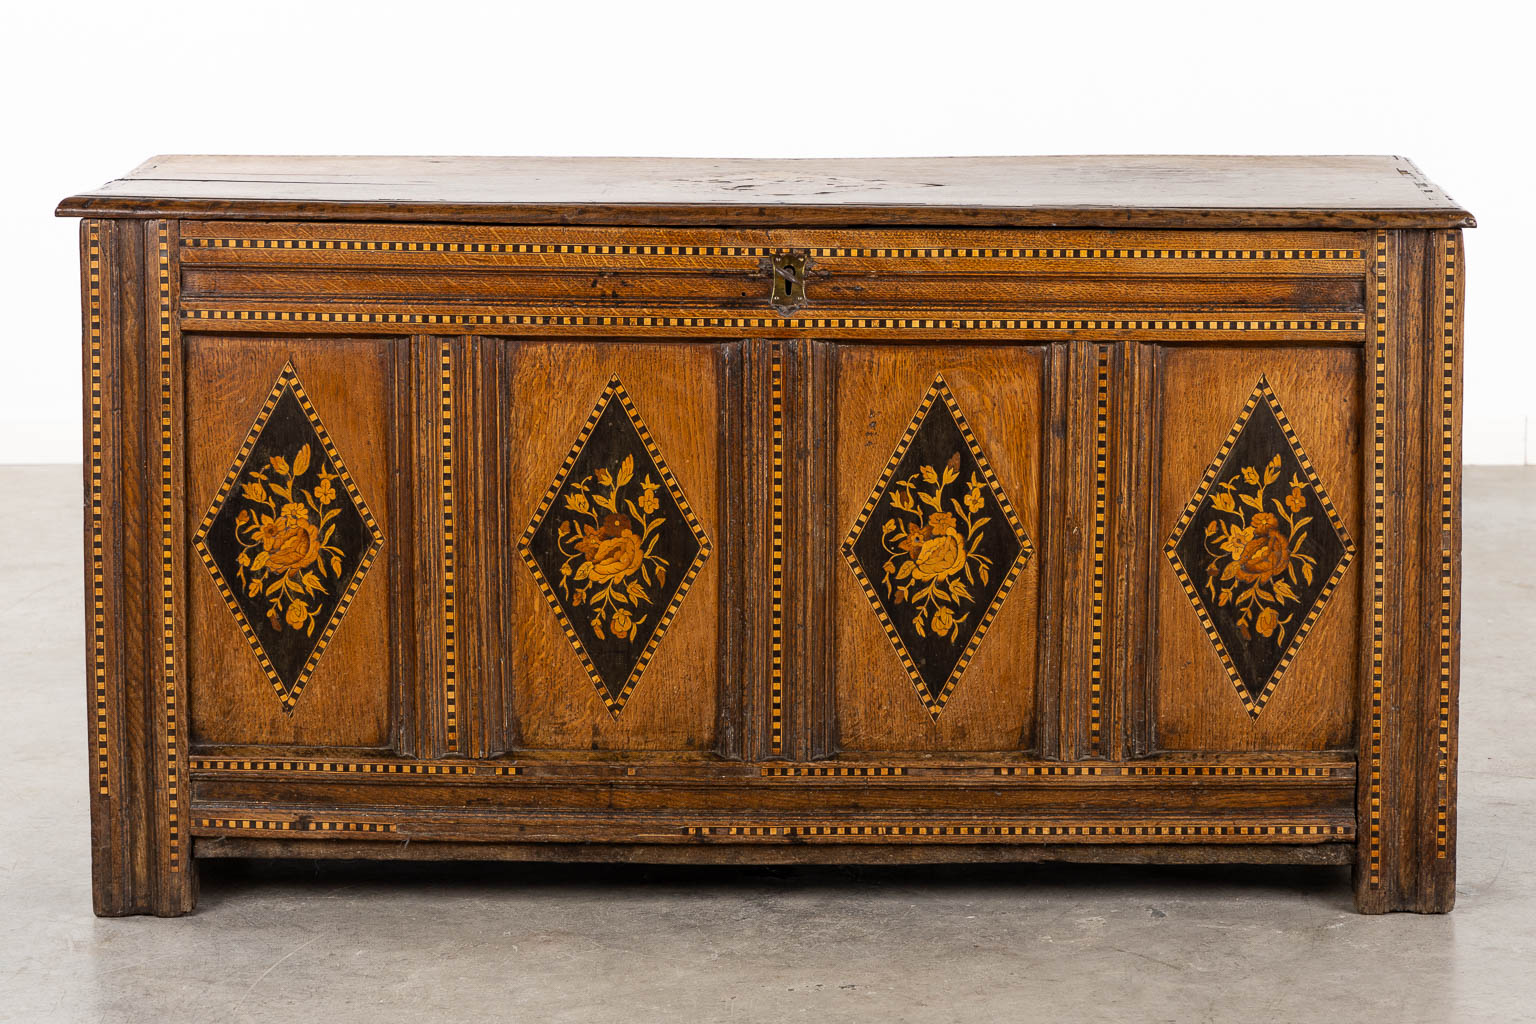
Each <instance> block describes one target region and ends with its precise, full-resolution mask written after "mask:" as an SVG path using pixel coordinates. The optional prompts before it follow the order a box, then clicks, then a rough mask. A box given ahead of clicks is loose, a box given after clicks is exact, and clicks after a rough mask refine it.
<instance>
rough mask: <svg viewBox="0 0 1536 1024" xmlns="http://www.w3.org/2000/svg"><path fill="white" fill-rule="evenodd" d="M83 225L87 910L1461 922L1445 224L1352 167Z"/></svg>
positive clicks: (483, 191) (336, 196)
mask: <svg viewBox="0 0 1536 1024" xmlns="http://www.w3.org/2000/svg"><path fill="white" fill-rule="evenodd" d="M60 213H61V214H65V215H70V216H79V217H81V218H83V220H82V224H81V268H82V269H81V282H82V288H83V295H84V326H85V333H84V342H85V381H84V383H85V436H86V449H85V456H86V463H85V488H86V501H87V505H86V507H87V517H86V538H85V540H86V544H85V554H86V575H87V583H88V586H87V594H88V600H87V608H86V627H87V628H86V638H87V674H88V678H87V687H88V693H89V708H90V715H89V722H88V730H89V749H90V766H89V775H90V786H91V792H92V794H93V799H92V829H93V842H94V850H95V868H94V872H95V874H94V891H95V900H96V909H97V912H98V913H101V914H131V913H155V914H164V915H169V914H180V913H185V912H187V911H189V910H190V909H191V908H192V906H193V903H194V899H195V895H196V869H197V863H198V861H199V860H201V859H202V858H206V857H232V856H283V857H306V856H316V857H379V858H501V859H563V860H605V859H611V860H641V861H684V862H739V863H764V862H880V863H892V862H913V861H979V860H1031V859H1083V860H1100V861H1122V860H1124V861H1212V862H1216V861H1245V862H1295V863H1352V864H1353V865H1354V867H1355V895H1356V902H1357V905H1358V906H1359V907H1360V908H1361V909H1362V910H1365V911H1376V912H1379V911H1388V910H1418V911H1443V910H1448V909H1449V908H1450V906H1451V903H1452V899H1453V895H1454V863H1455V813H1454V812H1455V794H1456V773H1455V768H1456V692H1457V642H1458V629H1459V577H1458V572H1459V545H1460V522H1459V504H1460V470H1459V464H1460V451H1459V445H1460V396H1461V392H1460V364H1461V321H1462V248H1461V245H1462V242H1461V229H1462V228H1463V227H1469V226H1471V225H1472V219H1471V217H1470V216H1469V215H1468V214H1467V213H1466V212H1465V211H1463V210H1462V209H1460V208H1459V207H1458V206H1457V205H1456V204H1455V203H1454V202H1453V201H1452V200H1451V199H1450V198H1449V197H1447V196H1446V195H1445V194H1444V193H1442V192H1441V191H1440V190H1439V189H1437V188H1436V187H1435V186H1434V185H1432V184H1431V183H1430V182H1428V181H1427V180H1425V178H1424V177H1423V176H1422V175H1421V174H1420V173H1419V172H1418V170H1417V169H1416V168H1415V167H1414V166H1413V165H1412V164H1411V163H1409V162H1408V161H1406V160H1403V159H1399V158H1391V157H1320V158H1310V157H1309V158H1302V157H1246V158H1245V157H1220V158H1217V157H1182V158H1173V157H1166V158H1164V157H1115V158H1109V157H1097V158H1059V157H1052V158H985V159H965V160H960V159H953V160H929V159H924V160H846V161H832V160H826V161H736V160H719V161H717V160H644V161H641V160H597V159H580V160H577V159H481V158H461V159H433V158H414V159H401V158H389V159H385V158H332V157H326V158H322V157H296V158H276V157H158V158H155V159H154V160H151V161H149V162H148V163H146V164H144V165H143V166H142V167H140V168H139V169H138V170H136V171H134V172H133V173H132V174H130V175H129V176H128V177H126V178H122V179H119V180H117V181H114V182H112V183H110V184H108V185H107V186H105V187H103V188H101V189H99V190H97V191H95V192H91V193H87V194H84V195H79V196H75V197H73V198H71V199H68V200H66V201H65V202H64V203H63V205H62V206H61V207H60Z"/></svg>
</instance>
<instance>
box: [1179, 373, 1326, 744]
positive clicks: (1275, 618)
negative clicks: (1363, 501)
mask: <svg viewBox="0 0 1536 1024" xmlns="http://www.w3.org/2000/svg"><path fill="white" fill-rule="evenodd" d="M1165 551H1166V553H1167V555H1168V559H1169V561H1170V562H1172V563H1173V568H1174V571H1175V572H1176V573H1177V574H1178V577H1179V581H1180V582H1181V583H1182V584H1183V585H1184V590H1185V592H1186V594H1188V596H1189V599H1190V601H1191V603H1192V604H1193V605H1194V606H1195V612H1196V614H1198V615H1199V616H1200V622H1201V625H1202V626H1203V627H1204V629H1205V631H1206V634H1207V636H1209V637H1210V640H1211V643H1212V644H1213V645H1214V646H1215V648H1216V652H1217V655H1218V656H1219V657H1220V658H1221V662H1222V665H1223V666H1224V667H1225V668H1226V670H1227V673H1228V674H1229V675H1230V676H1231V678H1232V682H1233V684H1234V685H1235V686H1236V687H1237V692H1238V696H1239V698H1240V699H1241V700H1242V702H1243V706H1244V707H1245V708H1246V709H1247V710H1248V713H1249V714H1250V715H1253V716H1255V717H1256V716H1257V715H1258V714H1259V712H1260V711H1261V710H1262V709H1263V707H1264V705H1265V703H1266V702H1267V701H1268V700H1269V697H1270V695H1271V693H1273V691H1274V687H1275V684H1276V683H1278V682H1279V680H1280V677H1281V676H1282V675H1284V673H1285V670H1286V668H1287V667H1288V666H1289V664H1290V662H1291V659H1292V658H1293V657H1295V654H1296V651H1297V650H1298V648H1299V647H1300V646H1301V642H1302V640H1303V639H1305V637H1306V635H1307V633H1308V631H1309V630H1310V629H1311V628H1312V624H1313V623H1314V622H1315V621H1316V620H1317V617H1318V615H1319V614H1320V613H1321V612H1322V609H1323V606H1324V605H1325V604H1326V603H1327V600H1328V597H1329V595H1331V594H1332V593H1333V590H1334V588H1335V587H1336V586H1337V585H1338V582H1339V580H1340V579H1341V578H1342V577H1343V575H1344V570H1345V568H1347V567H1348V565H1349V562H1350V560H1351V559H1352V558H1353V557H1354V552H1355V546H1354V542H1353V541H1351V540H1350V539H1349V535H1348V533H1347V532H1346V531H1345V529H1344V524H1343V522H1342V521H1341V520H1340V519H1339V515H1338V513H1337V512H1336V511H1335V510H1334V507H1333V502H1332V501H1330V500H1329V498H1328V494H1327V492H1326V491H1325V490H1324V489H1323V485H1322V482H1321V481H1320V480H1318V478H1317V474H1316V473H1315V472H1314V471H1313V469H1312V463H1311V460H1309V459H1308V458H1307V455H1306V452H1305V451H1304V450H1303V449H1302V447H1301V443H1300V442H1299V441H1298V440H1297V437H1296V433H1295V431H1294V430H1292V429H1291V425H1290V423H1289V421H1288V420H1287V419H1286V417H1285V412H1284V410H1282V409H1281V407H1280V403H1279V401H1278V400H1277V399H1276V398H1275V394H1274V392H1273V391H1272V390H1271V389H1270V386H1269V383H1268V382H1267V381H1266V380H1263V379H1262V378H1261V379H1260V380H1259V383H1258V386H1257V387H1256V388H1255V389H1254V392H1253V394H1252V396H1251V397H1249V399H1248V402H1247V404H1246V405H1245V406H1244V407H1243V410H1242V413H1241V414H1240V415H1239V416H1238V418H1237V422H1236V423H1235V424H1233V426H1232V429H1231V431H1230V432H1229V433H1228V435H1227V439H1226V442H1225V443H1224V444H1223V445H1222V447H1221V450H1220V452H1218V453H1217V456H1216V458H1215V460H1214V461H1213V462H1212V463H1211V465H1210V467H1209V468H1208V469H1207V470H1206V473H1205V479H1204V481H1203V483H1202V484H1201V486H1200V489H1199V490H1198V491H1196V493H1195V496H1194V497H1193V498H1191V499H1190V502H1189V504H1188V505H1187V506H1186V507H1185V509H1184V512H1183V514H1182V515H1181V516H1180V518H1179V522H1178V525H1177V526H1176V527H1175V528H1174V531H1173V533H1172V535H1171V536H1170V537H1169V538H1168V542H1167V544H1166V546H1165Z"/></svg>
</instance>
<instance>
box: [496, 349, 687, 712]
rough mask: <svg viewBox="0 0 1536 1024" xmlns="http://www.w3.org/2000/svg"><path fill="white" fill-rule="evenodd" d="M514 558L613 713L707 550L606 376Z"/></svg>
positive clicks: (668, 474) (657, 454)
mask: <svg viewBox="0 0 1536 1024" xmlns="http://www.w3.org/2000/svg"><path fill="white" fill-rule="evenodd" d="M521 551H522V556H523V560H524V561H525V562H527V564H528V567H529V569H531V570H532V571H533V574H534V577H535V578H536V579H537V580H538V582H539V587H540V589H541V590H542V591H543V592H544V596H545V597H546V598H547V599H548V601H549V603H550V607H551V608H553V609H554V612H555V614H556V616H557V617H558V618H559V620H560V625H561V627H562V628H563V629H564V631H565V634H566V637H567V638H568V639H569V640H570V642H571V645H572V646H573V647H574V648H575V650H576V654H577V656H578V657H579V658H580V659H581V663H582V666H583V667H584V668H585V669H586V671H587V674H588V676H589V677H590V678H591V680H592V683H593V685H594V686H596V687H597V693H598V696H599V697H600V698H602V701H603V703H604V704H605V705H606V706H607V708H608V710H609V712H610V713H611V714H613V715H614V716H615V717H617V716H618V714H619V712H620V711H621V710H622V709H623V707H624V703H625V702H626V701H627V700H628V699H629V696H630V694H631V693H632V692H633V691H634V688H635V685H636V684H637V683H638V682H639V680H640V676H641V674H642V673H643V672H644V671H645V667H646V664H647V663H648V662H649V661H650V659H651V657H652V655H654V654H655V652H656V648H657V645H658V644H660V642H661V638H662V636H663V634H665V633H666V630H667V627H668V625H670V624H671V621H672V617H673V616H674V615H675V614H676V613H677V609H678V606H679V605H680V604H681V603H682V600H683V597H684V595H685V594H686V593H687V591H688V588H689V586H690V585H691V584H692V583H693V580H694V577H696V576H697V575H698V572H699V569H700V568H701V567H702V566H703V564H704V561H705V559H706V558H708V557H709V551H710V545H709V538H708V537H706V536H705V534H704V530H703V527H702V526H701V525H700V524H699V521H698V518H697V517H696V516H695V515H694V514H693V510H692V509H691V508H689V506H688V499H687V498H685V497H684V496H683V492H682V490H681V489H680V488H679V487H678V485H677V481H676V479H674V477H673V476H672V471H671V470H670V469H668V468H667V464H666V460H665V459H663V458H662V455H661V451H660V450H659V449H658V448H657V447H656V443H655V441H654V440H653V439H652V437H651V433H650V431H649V430H648V429H647V428H646V426H645V423H644V422H643V421H642V420H641V419H640V416H639V414H638V413H637V412H636V411H635V407H634V403H633V402H631V401H630V398H629V395H628V393H626V392H625V390H624V386H623V384H621V383H620V382H619V379H618V378H617V377H615V378H613V379H612V380H611V381H610V382H609V384H608V387H607V389H606V390H604V391H603V393H602V396H601V397H600V398H599V399H598V402H597V406H596V408H594V409H593V410H592V415H591V416H589V417H588V418H587V422H586V425H585V426H583V427H582V429H581V432H580V434H578V436H577V438H576V441H575V443H574V444H573V445H572V447H571V451H570V454H568V455H567V456H566V459H565V463H564V465H563V466H562V467H561V468H560V472H559V474H558V475H557V476H556V477H555V480H554V482H553V483H552V484H550V487H549V490H548V491H546V492H545V494H544V497H543V500H542V501H541V502H540V503H539V508H538V511H537V512H536V513H535V514H534V517H533V522H532V523H530V524H529V526H528V530H527V532H526V533H525V534H524V535H523V540H522V545H521Z"/></svg>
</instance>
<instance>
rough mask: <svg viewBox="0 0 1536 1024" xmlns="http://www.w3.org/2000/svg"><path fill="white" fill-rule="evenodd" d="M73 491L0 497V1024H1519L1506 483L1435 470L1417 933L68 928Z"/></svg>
mask: <svg viewBox="0 0 1536 1024" xmlns="http://www.w3.org/2000/svg"><path fill="white" fill-rule="evenodd" d="M78 481H79V471H78V469H77V468H73V467H70V468H63V467H59V468H54V467H48V468H32V469H15V468H7V469H0V673H3V674H0V692H3V695H4V701H3V703H0V707H3V709H4V711H3V713H0V751H4V752H5V753H6V762H5V763H4V765H3V772H0V1020H4V1021H11V1020H15V1021H54V1020H58V1021H71V1022H83V1021H95V1020H102V1021H114V1022H118V1021H120V1022H137V1021H153V1022H175V1021H220V1022H237V1021H259V1022H281V1021H319V1022H323V1024H344V1022H351V1021H363V1022H370V1024H373V1022H384V1021H395V1020H401V1021H404V1020H411V1021H421V1022H433V1021H503V1020H505V1021H529V1022H538V1024H555V1022H564V1021H580V1022H583V1024H596V1022H602V1021H673V1022H685V1024H691V1022H695V1021H713V1020H722V1021H756V1020H770V1019H788V1020H813V1021H818V1022H831V1021H842V1020H879V1021H882V1022H898V1021H929V1020H932V1021H959V1020H977V1021H1007V1020H1041V1021H1073V1022H1075V1021H1089V1020H1105V1021H1181V1022H1182V1021H1197V1022H1198V1021H1223V1022H1224V1021H1234V1020H1240V1021H1280V1022H1289V1021H1311V1020H1323V1021H1331V1022H1339V1021H1356V1020H1359V1021H1383V1022H1391V1024H1401V1022H1413V1021H1425V1022H1441V1021H1462V1020H1467V1021H1516V1020H1536V1001H1533V997H1536V870H1533V868H1532V860H1531V853H1532V851H1531V847H1530V845H1529V844H1530V842H1531V839H1532V832H1533V828H1532V826H1533V824H1536V753H1533V743H1532V735H1533V730H1536V686H1533V685H1532V684H1533V682H1536V670H1533V668H1532V666H1533V665H1536V469H1523V470H1522V469H1472V470H1469V471H1468V472H1467V479H1466V511H1465V521H1466V563H1465V564H1466V593H1465V629H1464V638H1463V651H1464V660H1463V670H1462V703H1461V707H1462V734H1461V735H1462V739H1461V750H1462V760H1461V831H1460V843H1461V851H1460V852H1461V865H1460V884H1459V886H1458V905H1457V909H1456V912H1455V913H1454V914H1451V915H1449V916H1445V917H1417V916H1412V915H1391V916H1388V917H1360V916H1357V915H1356V914H1354V913H1353V912H1352V910H1351V908H1350V895H1349V876H1348V873H1347V871H1344V870H1341V869H1335V868H1315V869H1309V870H1301V869H1284V870H1277V869H1244V870H1236V869H1229V870H1221V871H1210V870H1205V871H1197V870H1192V869H1190V870H1186V869H1135V870H1132V869H1112V870H1105V869H1102V868H1101V869H1090V868H1069V867H1022V868H1011V867H1010V868H1003V869H991V868H989V869H986V870H980V871H977V870H972V869H966V868H958V867H957V868H948V869H943V870H940V869H922V870H900V871H890V870H882V871H876V870H793V871H791V870H767V869H753V870H694V869H642V868H626V869H615V868H596V867H594V868H560V869H551V868H528V867H519V866H506V867H494V866H492V867H485V866H470V867H463V866H460V867H453V866H411V867H407V868H405V869H391V870H385V869H380V868H363V869H358V868H355V867H352V868H348V867H338V866H316V865H313V864H301V865H296V866H295V865H286V866H285V865H255V866H247V867H244V868H232V867H228V866H221V867H218V868H216V869H211V870H207V871H205V877H204V883H203V890H202V901H201V904H200V906H199V908H198V911H197V913H196V914H195V915H194V916H192V917H189V918H185V919H182V920H174V921H162V920H154V919H148V918H131V919H126V920H97V919H95V918H94V917H92V916H91V908H90V897H89V893H88V891H87V879H88V875H89V872H88V848H87V839H86V800H85V795H86V785H85V781H86V768H85V764H86V751H85V745H84V741H85V720H86V714H85V708H84V683H83V679H84V675H83V672H84V669H83V666H82V649H83V641H82V638H81V629H82V626H81V621H82V614H81V611H80V606H81V592H80V572H79V569H78V564H79V543H80V527H79V520H78V508H79V500H78ZM1522 843H1523V844H1526V845H1525V846H1524V847H1523V848H1524V850H1525V851H1526V852H1525V853H1523V854H1522V853H1521V850H1522V845H1521V844H1522Z"/></svg>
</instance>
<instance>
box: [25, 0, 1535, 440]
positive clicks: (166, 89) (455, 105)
mask: <svg viewBox="0 0 1536 1024" xmlns="http://www.w3.org/2000/svg"><path fill="white" fill-rule="evenodd" d="M5 7H6V10H5V13H3V14H0V56H3V59H0V88H3V92H0V96H3V100H0V128H3V132H0V139H3V140H4V146H5V159H4V161H3V162H0V179H3V180H0V185H3V188H0V196H3V206H0V215H3V220H0V226H3V231H4V235H3V238H4V243H3V245H0V282H3V283H0V288H3V289H4V294H3V302H0V316H3V325H4V334H3V335H0V379H3V380H4V382H5V383H6V385H7V387H6V389H5V393H4V395H5V397H4V400H3V403H0V462H77V461H79V458H80V446H79V424H80V416H79V412H78V409H79V384H78V379H79V362H80V355H79V352H80V350H79V331H78V320H79V318H78V312H77V308H78V302H79V295H78V285H77V281H78V278H77V273H76V269H75V259H76V252H75V238H76V236H75V227H76V225H75V222H74V221H61V220H55V219H53V218H52V210H53V207H54V204H55V203H56V202H57V200H59V199H60V198H61V197H63V196H65V195H67V194H69V193H72V192H75V191H80V190H83V189H86V188H93V187H95V186H96V185H98V184H100V183H102V182H103V181H106V180H107V179H109V178H112V177H115V176H117V175H119V174H121V173H124V172H126V171H127V170H128V169H129V168H131V167H133V166H134V165H136V164H137V163H139V162H140V161H141V160H143V159H144V158H146V157H148V156H150V155H152V154H155V153H167V152H189V153H484V154H557V155H598V154H615V155H646V156H649V155H670V156H763V157H775V156H777V157H788V156H909V155H977V154H1015V153H1401V154H1405V155H1408V156H1411V157H1413V158H1414V159H1415V160H1416V161H1417V162H1418V164H1419V166H1420V167H1421V168H1423V170H1424V171H1425V172H1426V173H1427V174H1428V175H1429V176H1430V177H1431V178H1432V179H1433V180H1435V181H1436V182H1437V183H1438V184H1440V185H1442V186H1443V187H1445V188H1446V189H1448V190H1449V191H1450V192H1451V194H1452V195H1454V196H1455V197H1456V198H1457V199H1458V200H1460V201H1461V202H1462V203H1463V204H1464V205H1466V206H1467V207H1468V208H1469V209H1471V210H1472V211H1473V213H1475V214H1476V215H1477V216H1478V218H1479V220H1480V221H1481V223H1482V225H1483V226H1482V227H1480V228H1478V229H1476V230H1475V231H1472V232H1469V237H1468V241H1467V246H1466V248H1467V260H1468V266H1469V286H1468V314H1467V321H1468V323H1467V330H1468V350H1467V357H1466V374H1467V383H1466V412H1467V424H1466V453H1467V460H1468V461H1470V462H1521V461H1530V462H1536V392H1533V389H1532V387H1531V381H1532V380H1533V378H1536V345H1533V344H1532V342H1533V338H1532V333H1533V331H1532V327H1531V324H1532V320H1531V319H1530V318H1529V317H1528V316H1526V315H1525V314H1524V310H1523V307H1524V303H1525V302H1526V301H1527V295H1528V294H1529V283H1528V282H1529V279H1528V278H1527V277H1526V275H1527V274H1528V273H1529V264H1530V262H1531V257H1530V250H1529V248H1527V249H1526V250H1524V251H1517V249H1516V246H1517V244H1519V243H1518V241H1517V240H1518V239H1520V238H1525V239H1527V242H1526V243H1525V244H1526V245H1527V246H1529V245H1530V244H1531V243H1530V241H1529V240H1530V239H1532V238H1533V237H1536V203H1532V202H1531V201H1530V199H1529V198H1528V196H1529V188H1530V186H1529V185H1528V184H1527V182H1526V178H1527V177H1528V175H1529V167H1530V160H1529V157H1530V155H1531V149H1532V142H1531V134H1532V133H1531V120H1532V113H1531V108H1532V102H1531V101H1532V99H1533V88H1532V84H1531V82H1532V78H1531V62H1532V58H1531V54H1530V39H1531V36H1530V32H1529V30H1528V28H1527V26H1526V25H1524V24H1515V23H1514V21H1513V20H1512V19H1515V18H1521V19H1523V18H1524V14H1523V5H1516V4H1513V3H1487V4H1481V3H1451V4H1447V3H1443V2H1441V3H1435V4H1433V5H1431V4H1419V3H1410V2H1398V3H1370V4H1351V3H1349V2H1348V0H1342V2H1341V0H1334V2H1329V3H1313V2H1303V0H1286V2H1284V3H1268V4H1256V3H1255V4H1244V3H1233V2H1231V0H1227V2H1222V3H1182V4H1181V3H1177V2H1167V0H1165V2H1157V3H1147V2H1145V0H1142V2H1138V3H1126V4H1092V3H1086V2H1077V3H1063V2H1056V3H1051V4H1048V5H1039V6H1036V5H1033V4H1028V3H1019V2H1000V3H974V2H962V0H941V2H935V0H926V2H924V3H902V2H894V0H885V2H879V3H846V4H839V3H836V2H831V0H823V2H808V0H798V2H789V0H758V2H754V3H745V4H728V3H726V2H724V0H717V2H714V3H697V4H692V3H668V2H665V0H646V2H634V0H631V2H628V3H623V4H607V3H590V2H589V3H574V2H566V3H558V2H556V3H549V2H544V3H540V4H537V5H528V6H526V7H524V6H523V5H520V4H517V3H505V2H499V3H490V2H488V3H483V4H480V3H458V2H447V0H437V2H434V3H421V2H412V3H400V2H395V0H372V2H368V3H327V2H324V0H308V2H305V3H287V2H272V0H266V2H262V3H251V4H240V3H221V2H219V0H200V2H193V3H143V2H136V0H114V2H111V3H106V2H98V0H70V2H62V0H58V2H49V0H31V2H18V3H11V4H6V5H5ZM1513 11H1522V13H1520V14H1513V13H1509V12H1513Z"/></svg>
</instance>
